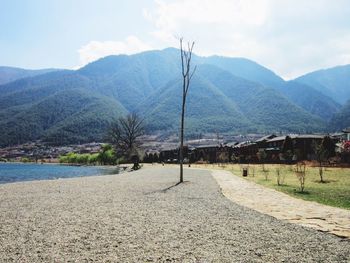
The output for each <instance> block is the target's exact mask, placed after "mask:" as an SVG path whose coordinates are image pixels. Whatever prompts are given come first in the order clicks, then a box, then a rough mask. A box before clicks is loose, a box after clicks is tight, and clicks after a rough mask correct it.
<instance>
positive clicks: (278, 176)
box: [276, 165, 285, 186]
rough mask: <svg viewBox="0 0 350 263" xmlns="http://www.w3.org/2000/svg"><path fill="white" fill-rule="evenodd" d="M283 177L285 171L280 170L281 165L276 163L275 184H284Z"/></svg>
mask: <svg viewBox="0 0 350 263" xmlns="http://www.w3.org/2000/svg"><path fill="white" fill-rule="evenodd" d="M284 178H285V173H283V172H282V171H281V166H280V165H278V166H277V167H276V179H277V185H278V186H280V185H283V184H284Z"/></svg>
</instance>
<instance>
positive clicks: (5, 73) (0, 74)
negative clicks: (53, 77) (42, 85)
mask: <svg viewBox="0 0 350 263" xmlns="http://www.w3.org/2000/svg"><path fill="white" fill-rule="evenodd" d="M58 70H59V69H22V68H15V67H1V66H0V85H3V84H6V83H10V82H12V81H15V80H18V79H23V78H28V77H34V76H38V75H41V74H45V73H48V72H53V71H58Z"/></svg>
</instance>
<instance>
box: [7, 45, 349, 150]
mask: <svg viewBox="0 0 350 263" xmlns="http://www.w3.org/2000/svg"><path fill="white" fill-rule="evenodd" d="M193 65H197V71H196V73H195V76H194V78H193V81H192V83H191V87H190V91H189V97H188V101H187V109H186V110H187V111H186V127H187V133H188V134H197V133H205V132H222V133H245V132H258V133H267V132H279V131H282V132H296V133H304V132H324V131H330V130H339V129H342V128H344V127H346V126H350V103H347V104H345V106H344V107H343V106H342V105H344V103H345V101H346V99H350V87H349V86H350V81H349V78H350V74H348V72H349V71H350V66H342V67H336V68H333V69H329V70H323V71H320V72H318V71H317V72H314V73H310V74H307V75H305V76H302V77H300V78H298V79H296V80H293V81H284V80H283V79H282V78H281V77H279V76H277V75H276V74H275V73H273V72H272V71H271V70H269V69H267V68H265V67H263V66H261V65H259V64H257V63H255V62H253V61H250V60H247V59H244V58H228V57H219V56H212V57H200V56H194V59H193ZM10 72H11V73H9V68H6V67H0V84H2V85H0V134H1V136H0V145H1V146H5V145H11V144H17V143H23V142H26V141H31V140H36V139H43V140H44V141H47V142H50V143H52V144H67V143H82V142H88V141H101V140H103V139H104V137H105V134H106V130H107V129H108V127H109V125H110V123H111V122H112V121H113V120H115V119H116V118H118V117H120V116H122V115H123V114H126V113H128V112H138V113H139V114H140V115H142V116H143V117H144V118H145V124H146V127H147V131H148V132H149V133H152V132H155V131H162V132H169V133H176V132H177V131H178V127H179V116H180V100H181V79H180V76H181V75H180V57H179V51H178V50H177V49H174V48H168V49H165V50H161V51H148V52H143V53H139V54H135V55H131V56H126V55H118V56H109V57H105V58H102V59H100V60H98V61H95V62H93V63H90V64H88V65H87V66H85V67H83V68H81V69H79V70H59V71H53V70H43V71H26V70H23V69H14V68H11V70H10ZM339 94H342V95H341V96H340V95H339ZM342 107H343V108H342Z"/></svg>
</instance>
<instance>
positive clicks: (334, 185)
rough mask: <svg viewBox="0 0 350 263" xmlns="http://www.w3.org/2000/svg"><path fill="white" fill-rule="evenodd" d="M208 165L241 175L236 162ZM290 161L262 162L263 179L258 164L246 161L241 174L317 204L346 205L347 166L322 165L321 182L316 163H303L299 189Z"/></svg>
mask: <svg viewBox="0 0 350 263" xmlns="http://www.w3.org/2000/svg"><path fill="white" fill-rule="evenodd" d="M206 166H207V167H208V168H216V169H218V168H219V169H225V170H228V171H231V172H233V174H235V175H238V176H241V175H242V167H247V166H246V165H243V166H240V165H239V164H229V165H224V166H218V165H206ZM278 168H279V169H280V175H281V178H284V181H283V183H282V184H281V185H278V184H277V172H276V169H278ZM294 168H295V166H294V165H277V164H273V165H265V170H267V171H268V172H267V180H266V177H265V174H264V172H263V169H262V165H249V166H248V177H242V178H245V179H246V180H249V181H252V182H255V183H257V184H260V185H263V186H266V187H269V188H273V189H275V190H277V191H280V192H283V193H286V194H288V195H291V196H293V197H296V198H301V199H304V200H307V201H315V202H318V203H321V204H325V205H329V206H334V207H340V208H345V209H350V168H328V167H327V168H324V172H323V179H324V181H325V182H324V183H321V182H320V176H319V170H318V167H310V166H307V167H306V180H305V189H304V192H303V193H302V192H301V191H300V183H299V180H298V178H297V176H296V175H295V173H294Z"/></svg>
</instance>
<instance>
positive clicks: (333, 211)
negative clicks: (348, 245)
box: [212, 170, 350, 238]
mask: <svg viewBox="0 0 350 263" xmlns="http://www.w3.org/2000/svg"><path fill="white" fill-rule="evenodd" d="M212 174H213V176H214V178H215V179H216V181H217V182H218V183H219V185H220V187H221V189H222V192H223V194H224V195H225V196H226V197H227V198H228V199H230V200H232V201H234V202H236V203H238V204H240V205H244V206H246V207H249V208H252V209H254V210H256V211H259V212H261V213H264V214H268V215H271V216H273V217H275V218H277V219H283V220H287V221H288V222H291V223H296V224H300V225H303V226H307V227H312V228H315V229H317V230H320V231H324V232H330V233H332V234H335V235H338V236H342V237H347V238H350V211H349V210H345V209H340V208H335V207H331V206H326V205H322V204H319V203H316V202H310V201H304V200H301V199H296V198H293V197H291V196H289V195H287V194H284V193H281V192H278V191H276V190H273V189H270V188H266V187H263V186H260V185H258V184H255V183H253V182H250V181H247V180H245V179H243V178H240V177H238V176H235V175H233V174H232V173H230V172H228V171H220V170H212Z"/></svg>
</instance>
